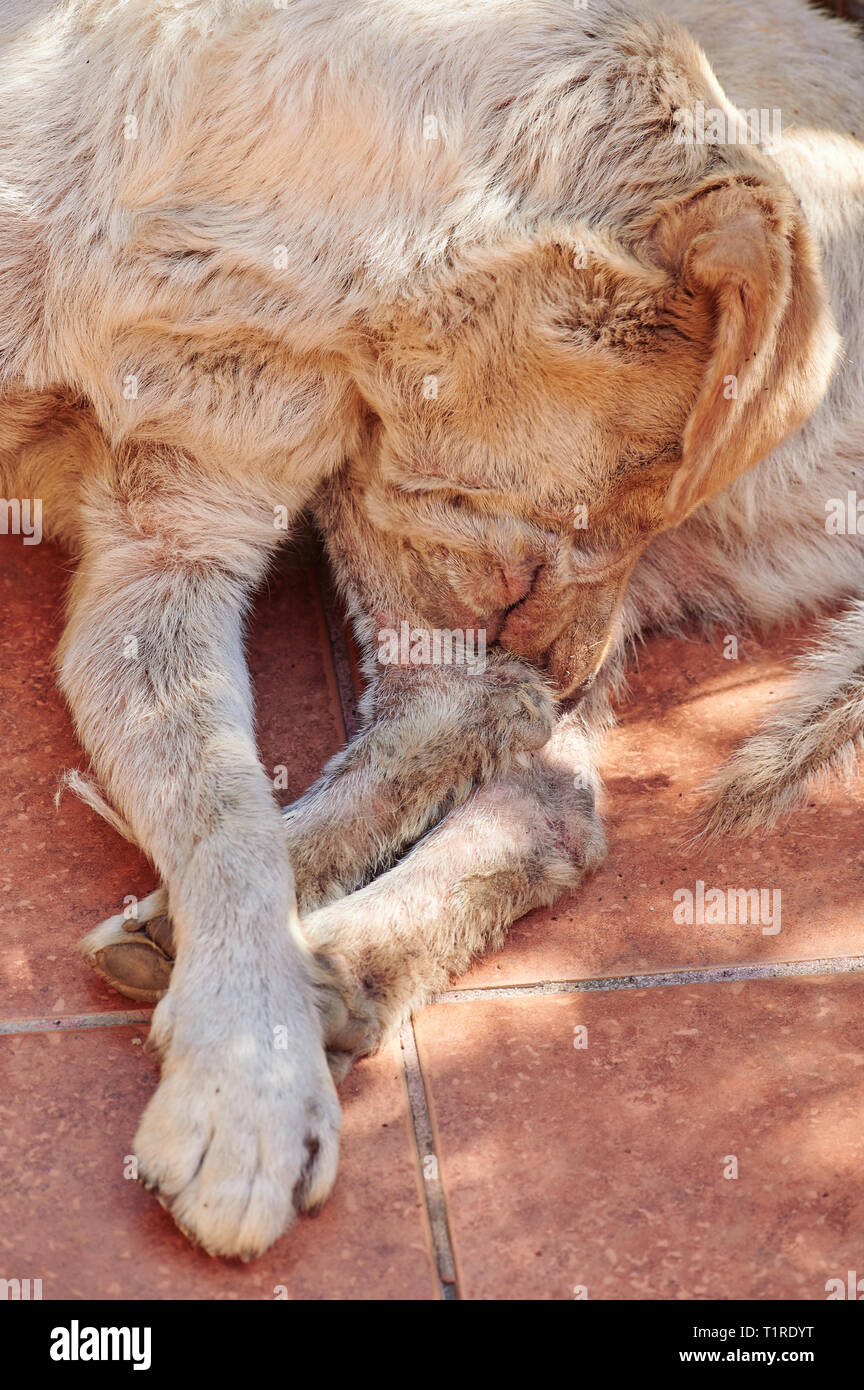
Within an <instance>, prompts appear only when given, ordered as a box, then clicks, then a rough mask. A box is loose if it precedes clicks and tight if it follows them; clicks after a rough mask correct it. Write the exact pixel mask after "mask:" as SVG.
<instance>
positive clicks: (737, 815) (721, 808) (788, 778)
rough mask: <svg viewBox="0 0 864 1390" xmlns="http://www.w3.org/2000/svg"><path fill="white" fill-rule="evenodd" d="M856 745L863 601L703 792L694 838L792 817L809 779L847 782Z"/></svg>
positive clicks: (861, 723)
mask: <svg viewBox="0 0 864 1390" xmlns="http://www.w3.org/2000/svg"><path fill="white" fill-rule="evenodd" d="M862 738H864V600H861V599H858V600H857V601H856V602H855V603H854V604H853V605H852V606H851V607H850V608H849V609H847V610H846V611H845V612H844V613H843V614H841V616H840V617H839V618H836V619H834V620H833V621H832V622H831V623H830V624H829V625H828V628H827V631H826V633H825V636H824V638H823V640H822V641H821V642H820V644H819V645H818V646H817V647H816V648H815V649H814V650H813V651H812V652H809V653H808V654H807V655H806V656H805V657H804V658H802V660H801V662H800V663H799V666H798V679H797V681H796V685H795V687H794V688H793V690H792V692H791V694H790V695H789V697H788V698H787V699H786V700H783V701H781V702H780V703H778V704H777V706H776V707H775V708H774V709H772V710H771V711H770V712H769V714H768V716H767V718H766V720H765V722H764V723H763V726H762V728H761V729H760V730H759V732H758V733H756V734H754V735H753V737H752V738H749V739H747V740H746V742H745V743H743V744H742V745H741V747H740V748H739V749H738V750H737V752H735V753H734V754H733V756H732V757H731V758H730V760H729V761H728V762H727V763H726V764H725V766H724V767H723V768H721V769H720V771H719V772H718V773H717V775H716V776H715V777H714V778H713V779H712V781H711V782H710V783H709V784H708V787H707V789H706V791H707V796H706V800H705V803H704V806H703V818H704V819H703V826H702V830H701V834H702V835H703V836H705V837H706V838H707V837H713V836H716V835H721V834H733V835H747V834H749V833H751V832H752V831H753V830H755V829H756V828H757V827H759V826H765V827H767V826H770V825H772V824H774V823H775V822H776V821H777V819H778V818H779V817H780V816H782V815H783V814H784V813H786V812H788V811H791V810H794V808H795V807H796V806H797V805H799V804H800V802H801V801H802V800H803V798H804V797H805V795H806V793H807V791H808V789H810V788H811V787H812V785H813V782H814V779H818V778H820V777H821V776H822V775H823V774H825V773H828V772H836V771H840V772H846V773H847V774H851V773H852V772H853V771H854V769H855V766H856V755H857V753H858V752H859V751H860V749H861V746H862Z"/></svg>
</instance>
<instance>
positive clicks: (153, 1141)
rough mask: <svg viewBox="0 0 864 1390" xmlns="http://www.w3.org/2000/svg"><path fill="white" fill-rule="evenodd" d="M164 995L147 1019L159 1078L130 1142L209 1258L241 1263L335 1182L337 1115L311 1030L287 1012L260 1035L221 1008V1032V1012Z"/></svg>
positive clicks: (147, 1180) (144, 1177)
mask: <svg viewBox="0 0 864 1390" xmlns="http://www.w3.org/2000/svg"><path fill="white" fill-rule="evenodd" d="M172 994H173V991H169V993H168V995H167V996H166V998H165V999H164V1000H163V1001H162V1003H161V1004H160V1005H159V1006H158V1007H157V1009H156V1012H155V1013H154V1018H153V1034H154V1036H153V1049H154V1050H155V1051H158V1052H159V1053H160V1054H161V1056H162V1060H163V1075H162V1080H161V1082H160V1084H159V1087H158V1089H157V1091H156V1094H155V1095H154V1096H153V1099H152V1100H151V1101H150V1104H149V1105H148V1106H147V1109H146V1110H145V1112H144V1115H143V1117H142V1119H141V1123H140V1126H139V1129H138V1133H137V1135H136V1137H135V1142H134V1150H135V1154H136V1156H137V1159H138V1176H139V1179H140V1181H141V1182H143V1183H144V1185H145V1186H146V1187H148V1188H151V1189H152V1190H153V1191H154V1192H155V1194H156V1195H157V1197H158V1198H159V1200H160V1202H161V1203H162V1205H163V1206H165V1207H166V1208H167V1209H168V1210H169V1211H170V1212H171V1215H172V1216H173V1217H174V1220H175V1221H176V1222H177V1225H178V1226H179V1227H180V1229H181V1230H182V1231H184V1232H185V1233H186V1234H187V1235H188V1236H189V1237H190V1238H191V1239H192V1240H194V1241H196V1242H197V1243H198V1244H200V1245H202V1246H203V1247H204V1249H205V1250H207V1251H208V1253H209V1254H211V1255H223V1256H228V1257H232V1256H234V1257H239V1258H240V1259H243V1260H248V1259H251V1258H253V1256H255V1255H260V1254H261V1253H262V1251H264V1250H266V1249H267V1247H268V1246H269V1245H271V1244H272V1243H273V1241H274V1240H276V1239H277V1238H278V1237H279V1236H280V1235H281V1234H282V1232H283V1231H284V1230H285V1229H286V1228H287V1227H288V1226H289V1225H290V1224H291V1222H292V1221H293V1219H294V1216H295V1214H296V1213H297V1212H299V1211H302V1210H308V1209H310V1208H313V1207H316V1206H318V1205H319V1204H320V1203H321V1202H323V1201H324V1199H325V1197H326V1196H327V1194H328V1193H329V1191H330V1188H331V1187H332V1185H333V1180H334V1178H335V1176H336V1166H337V1161H338V1152H339V1128H340V1123H341V1115H340V1110H339V1102H338V1099H337V1097H336V1092H335V1090H334V1087H333V1082H332V1079H331V1077H330V1072H329V1070H328V1067H327V1060H326V1057H325V1054H324V1049H323V1047H322V1044H321V1040H320V1029H319V1027H318V1021H317V1019H315V1018H314V1014H313V1015H312V1017H311V1018H306V1019H304V1018H303V1015H302V1013H301V1015H300V1018H299V1019H298V1016H297V1014H296V1013H294V1014H293V1015H292V1014H291V1013H290V1010H289V1007H286V1010H285V1014H286V1017H285V1019H284V1021H282V1022H280V1023H275V1024H272V1025H271V1028H270V1034H272V1035H268V1032H267V1031H256V1029H255V1028H254V1027H253V1026H252V1025H251V1024H250V1025H249V1026H248V1027H245V1026H244V1023H243V1020H242V1018H240V1017H237V1016H236V1014H235V1015H234V1016H233V1017H232V1014H233V1011H232V1010H231V1009H230V1005H229V1008H228V1009H227V1010H225V1012H226V1013H227V1016H228V1019H229V1020H230V1026H229V1023H228V1022H223V1020H222V1019H221V1018H220V1017H219V1016H218V1014H217V1007H218V1008H219V1009H220V1010H221V1009H223V1008H224V1005H220V1006H217V1005H216V1004H214V1008H213V1012H212V1013H211V1014H209V1015H207V1016H200V1015H199V1016H196V1015H194V1014H191V1015H190V1014H189V1012H188V1011H186V1010H183V1009H182V1008H178V1007H177V1006H176V1005H175V1001H174V1000H173V999H172ZM309 1013H310V1014H311V1010H310V1011H309Z"/></svg>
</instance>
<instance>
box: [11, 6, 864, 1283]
mask: <svg viewBox="0 0 864 1390" xmlns="http://www.w3.org/2000/svg"><path fill="white" fill-rule="evenodd" d="M858 42H859V41H858V38H857V34H856V31H855V30H854V29H853V28H852V27H851V26H848V25H845V24H843V23H842V22H840V21H836V20H833V19H829V18H827V17H824V16H821V15H819V14H817V13H815V12H814V11H812V10H810V8H809V7H808V6H807V5H806V4H804V3H803V0H764V3H763V4H761V5H760V6H759V9H758V15H754V14H752V13H751V10H750V7H749V6H747V5H745V4H743V3H740V4H739V3H737V2H736V0H729V3H725V4H722V5H717V6H713V7H711V9H710V11H704V10H703V7H702V6H701V5H699V4H698V3H697V0H673V3H670V4H668V5H666V6H665V8H664V10H663V12H662V13H658V12H653V11H650V10H645V9H642V8H641V7H637V6H633V5H629V4H618V3H614V4H608V3H596V4H595V3H593V0H587V3H586V4H584V5H582V4H580V5H579V6H576V7H574V6H573V5H571V4H569V3H566V0H468V2H467V3H466V2H465V0H459V3H456V0H433V3H429V0H423V3H420V0H416V3H415V0H339V3H335V0H292V2H291V3H288V4H286V5H284V6H282V7H280V8H275V7H274V6H273V4H272V0H232V3H225V2H224V0H187V3H184V4H181V5H168V4H167V3H166V4H160V3H157V4H153V2H152V0H68V3H66V4H65V5H64V6H63V7H61V9H60V10H59V12H56V13H55V12H52V13H51V15H50V16H49V17H48V19H47V20H45V21H43V22H41V23H39V22H35V23H33V24H31V25H30V26H29V27H27V28H26V29H24V30H22V32H21V33H20V34H19V35H18V36H17V37H16V38H15V39H14V40H13V41H12V42H11V44H9V45H8V46H7V47H6V49H5V50H4V54H3V58H4V61H3V64H2V70H0V116H2V120H0V483H2V488H3V495H4V497H7V498H12V499H15V498H17V499H19V501H20V500H22V499H36V498H39V499H41V503H42V509H43V510H42V515H43V524H44V528H45V533H46V534H48V535H52V536H54V537H56V538H58V539H60V540H62V541H63V542H64V543H65V544H67V545H68V546H69V547H70V549H71V550H72V551H73V552H74V553H75V555H76V557H77V560H78V565H77V570H76V575H75V579H74V582H73V584H72V587H71V592H70V598H69V615H68V624H67V628H66V631H65V634H64V637H63V641H62V644H61V650H60V659H59V663H60V664H59V669H60V681H61V685H62V688H63V690H64V692H65V693H66V696H67V698H68V700H69V704H70V708H71V710H72V713H73V716H74V719H75V724H76V728H77V730H78V734H79V737H80V740H81V743H82V745H83V747H84V748H85V749H86V751H87V753H88V754H89V756H90V759H91V761H92V766H93V770H94V774H95V778H96V779H97V782H98V784H99V786H100V787H101V790H100V791H96V790H95V789H93V790H91V791H89V792H87V793H86V794H87V795H89V796H90V797H91V799H92V800H93V801H94V803H96V804H99V805H102V806H104V807H105V808H108V807H110V810H109V814H110V815H111V816H112V817H113V819H114V821H115V824H116V825H117V826H118V828H119V829H122V830H123V831H124V832H125V833H128V834H129V835H131V836H132V837H133V838H134V839H135V840H136V841H137V842H138V843H139V844H140V845H141V846H142V848H143V849H144V850H145V851H146V852H147V853H148V855H149V856H150V857H151V859H152V861H153V863H154V866H155V868H156V870H157V871H158V873H159V875H160V877H161V879H162V882H163V884H164V889H163V890H160V891H159V892H158V893H157V894H156V895H155V896H154V898H153V899H152V900H150V901H149V902H148V904H147V905H146V909H145V910H144V911H143V912H142V916H141V926H142V928H144V929H145V933H144V934H145V935H146V928H147V926H148V921H147V920H146V919H148V918H149V919H150V923H151V924H155V923H157V922H161V924H162V928H161V940H162V943H163V946H166V945H167V946H169V948H170V949H169V950H167V951H163V952H162V963H163V965H164V981H163V985H167V986H168V987H167V992H165V993H164V997H162V998H161V1000H160V1002H159V1004H158V1007H157V1008H156V1010H155V1013H154V1016H153V1025H152V1031H151V1043H152V1045H153V1046H154V1047H155V1048H156V1050H157V1051H158V1053H159V1054H160V1056H161V1058H162V1063H163V1074H162V1080H161V1082H160V1085H159V1087H158V1089H157V1091H156V1093H155V1095H154V1096H153V1098H152V1100H151V1101H150V1104H149V1105H148V1107H147V1109H146V1111H145V1114H144V1116H143V1118H142V1120H141V1124H140V1127H139V1130H138V1134H137V1137H136V1140H135V1151H136V1153H137V1155H138V1160H139V1170H140V1173H141V1175H142V1178H143V1180H144V1181H145V1182H147V1184H148V1185H150V1186H152V1187H153V1188H154V1189H155V1190H156V1191H157V1193H158V1195H159V1197H160V1200H162V1201H163V1202H164V1204H165V1205H166V1206H167V1207H169V1208H170V1210H171V1211H172V1213H173V1215H174V1217H175V1219H176V1220H177V1222H178V1224H179V1225H180V1226H181V1227H182V1228H183V1229H184V1230H186V1231H187V1232H188V1233H189V1235H190V1236H191V1237H192V1238H194V1239H195V1240H197V1241H199V1242H200V1243H201V1244H202V1245H203V1246H204V1247H205V1248H206V1249H207V1250H209V1251H211V1252H212V1253H214V1254H222V1255H240V1256H243V1257H250V1256H252V1255H254V1254H256V1253H258V1252H260V1251H261V1250H263V1249H265V1248H266V1247H267V1246H268V1245H269V1244H270V1243H271V1242H272V1241H273V1240H274V1239H275V1238H276V1237H277V1236H278V1235H279V1234H280V1232H281V1231H282V1230H283V1229H284V1228H285V1227H286V1226H287V1225H288V1224H289V1222H290V1220H291V1219H292V1217H293V1215H294V1213H295V1212H296V1211H297V1210H300V1209H302V1208H305V1207H309V1206H311V1205H314V1204H317V1203H319V1202H320V1201H321V1200H322V1199H323V1198H324V1197H325V1196H326V1195H327V1192H328V1191H329V1188H330V1186H331V1184H332V1181H333V1178H334V1175H335V1170H336V1162H337V1149H338V1132H339V1121H340V1116H339V1106H338V1102H337V1098H336V1093H335V1090H334V1085H333V1080H332V1076H331V1067H332V1070H333V1072H335V1074H336V1075H337V1076H338V1075H339V1074H341V1073H343V1072H344V1070H345V1068H346V1066H347V1065H348V1064H349V1063H350V1061H351V1059H352V1057H354V1056H356V1055H360V1054H362V1053H363V1052H368V1051H370V1050H372V1049H373V1048H374V1047H375V1046H377V1044H378V1042H379V1041H380V1039H381V1038H382V1037H383V1036H384V1035H385V1034H386V1033H387V1031H388V1030H390V1029H391V1028H392V1027H394V1026H395V1024H396V1023H397V1022H398V1020H399V1019H400V1018H402V1017H403V1016H404V1015H405V1013H406V1012H407V1011H409V1010H410V1009H411V1008H412V1007H416V1006H417V1005H418V1004H419V1003H420V1002H421V1001H422V999H423V998H424V997H425V996H426V995H427V994H428V993H429V991H430V990H432V989H435V988H436V987H438V985H439V984H440V983H442V982H443V981H444V980H446V978H447V977H448V975H449V974H450V973H451V972H453V971H456V970H459V969H461V968H462V967H463V966H464V965H465V964H466V963H467V961H468V960H469V959H470V957H471V955H472V954H474V953H475V952H476V951H478V950H480V949H482V948H484V947H486V946H488V945H490V944H494V943H495V942H496V941H498V940H499V939H500V938H501V935H502V933H503V931H504V929H505V928H506V926H507V924H508V923H509V922H510V921H511V920H513V918H514V917H516V916H518V915H520V914H521V913H522V912H525V911H526V910H527V909H528V908H530V907H532V906H534V905H535V904H536V903H539V902H549V901H552V900H553V899H554V897H555V896H556V895H557V894H559V893H560V892H562V891H563V890H564V889H565V888H569V887H572V886H573V885H574V884H575V883H577V882H578V880H579V878H580V876H581V875H582V874H583V873H584V872H585V871H586V870H588V869H590V868H591V867H592V866H593V865H594V864H596V863H597V862H598V861H599V859H600V857H601V856H602V852H603V837H602V831H601V829H600V826H599V824H598V821H597V817H596V811H595V808H594V788H595V785H596V775H595V773H594V771H593V756H594V748H595V746H596V742H597V738H598V736H599V735H600V733H602V730H603V728H604V727H605V724H606V723H607V722H608V703H609V692H610V690H611V689H612V688H613V686H614V683H615V679H616V676H617V674H618V673H619V672H620V669H621V666H622V662H623V660H624V656H625V653H626V649H627V644H628V641H630V640H631V639H632V638H633V637H634V636H635V635H636V634H638V633H639V632H640V631H643V630H644V629H646V628H648V627H652V626H654V627H656V626H658V625H663V624H675V623H677V622H679V621H681V620H682V619H683V618H685V617H688V616H693V615H695V616H697V617H699V618H702V619H703V620H705V621H706V622H711V621H716V620H719V619H723V620H724V621H727V622H732V621H744V620H747V621H751V622H758V623H761V624H763V625H764V624H769V623H771V622H775V621H782V620H783V619H785V618H788V617H790V616H792V615H796V614H800V613H803V612H806V611H812V610H816V609H819V608H820V607H822V606H824V605H827V604H830V603H835V604H836V603H837V602H838V601H843V602H845V603H846V604H847V608H846V611H845V613H844V614H843V615H842V616H841V617H840V618H839V619H836V620H835V621H834V624H833V626H832V627H831V629H830V631H829V632H828V634H827V635H826V640H825V644H824V647H823V649H822V650H821V651H820V652H819V653H818V654H817V655H816V656H815V657H813V658H811V659H810V660H809V661H808V662H806V663H805V664H804V665H803V666H802V671H801V676H800V684H799V688H798V693H797V694H796V695H795V697H794V698H793V699H792V700H791V702H790V703H788V704H787V705H786V706H785V707H784V708H783V709H782V710H780V711H778V712H777V713H775V714H772V715H770V716H769V718H768V721H767V722H766V726H765V728H764V730H763V731H762V732H761V733H760V734H759V735H758V736H757V737H756V738H755V739H754V740H752V741H751V742H750V743H749V744H747V745H745V746H744V747H743V748H742V749H741V751H740V752H739V754H738V755H737V756H736V758H735V759H734V760H733V762H732V764H731V765H730V766H729V767H728V768H726V769H724V770H723V771H722V772H721V773H720V774H719V776H718V779H717V782H716V785H715V787H714V791H713V794H712V796H711V799H710V802H709V805H708V807H707V817H706V827H707V829H708V830H709V831H721V830H746V829H748V828H750V827H751V826H753V825H754V824H757V823H762V822H766V821H769V820H770V819H771V818H772V817H774V816H776V815H777V814H779V813H780V812H782V811H783V810H784V809H785V808H786V807H788V806H789V805H790V804H792V803H793V802H794V799H795V798H796V797H797V795H798V794H799V793H800V791H801V789H802V787H803V786H805V785H806V783H807V781H808V780H809V779H810V778H811V777H812V776H813V775H814V774H816V773H818V772H819V771H820V770H822V769H824V768H826V767H829V766H831V765H834V764H837V763H838V762H843V761H844V760H845V759H847V758H848V757H849V755H850V750H851V749H852V748H853V747H854V745H855V743H856V741H857V740H858V739H859V737H860V733H861V730H862V726H864V674H862V671H864V602H862V581H864V564H862V555H861V539H860V536H859V535H858V533H857V523H856V525H855V526H853V527H851V528H850V527H848V526H846V527H844V529H843V530H842V531H841V530H840V528H839V526H836V527H834V528H833V529H832V528H830V527H827V526H826V506H828V505H829V504H830V503H831V502H832V500H833V499H838V498H839V499H844V498H845V499H847V500H848V496H849V494H854V493H855V490H856V482H857V479H858V478H859V477H860V471H859V470H860V465H861V462H862V458H861V453H862V449H861V439H862V424H864V374H862V370H861V364H862V350H861V349H862V344H861V337H862V331H864V311H862V307H861V303H860V284H861V278H862V249H861V247H862V239H861V231H862V220H864V152H862V148H861V145H860V144H859V143H858V142H857V141H856V139H855V138H854V137H853V135H852V134H851V132H852V131H855V130H859V131H860V129H861V125H860V120H861V116H862V114H864V113H862V105H864V101H862V91H861V85H860V78H859V64H860V52H859V51H857V49H856V45H857V43H858ZM763 112H768V113H770V118H769V119H768V120H763V119H762V114H761V113H763ZM778 117H779V119H778ZM781 124H782V132H781V128H780V127H781ZM841 343H842V351H841ZM310 504H311V505H314V506H315V509H316V512H317V515H318V518H319V521H320V524H321V526H322V529H323V532H324V535H325V538H326V542H327V545H328V548H329V550H330V553H331V556H332V558H333V562H334V565H335V566H336V569H337V572H338V574H339V576H340V580H341V583H342V586H343V589H344V590H345V592H346V594H347V595H348V598H349V603H350V605H351V609H352V612H353V615H354V617H355V620H356V624H357V628H358V634H359V637H360V641H361V645H362V646H363V648H364V650H365V651H366V653H367V668H368V669H367V675H368V676H369V684H368V690H367V694H366V696H365V706H364V725H363V728H362V730H361V733H360V735H359V736H358V738H357V740H356V741H355V742H354V743H353V744H352V745H351V746H350V747H349V748H348V749H346V750H345V751H344V752H343V753H342V754H340V755H339V756H338V757H337V758H336V759H335V760H334V761H333V763H331V764H330V766H329V767H328V768H327V769H326V770H325V772H324V774H323V776H322V778H321V780H320V782H319V783H318V784H316V786H315V787H314V788H313V789H312V790H311V791H310V792H309V793H308V794H307V795H306V796H305V797H304V798H303V799H302V800H301V802H300V803H298V805H297V806H296V807H294V808H292V809H291V811H290V812H289V813H288V815H287V818H286V819H285V822H284V823H283V822H282V820H280V815H279V811H278V808H277V807H276V804H275V802H274V799H273V795H272V788H271V786H270V783H269V781H268V779H267V776H266V774H265V772H264V770H263V769H262V767H261V765H260V762H259V759H258V755H257V752H256V748H255V742H254V735H253V726H252V712H251V696H250V691H249V682H248V676H247V672H246V667H245V662H244V659H243V652H242V632H243V617H244V613H245V610H246V607H247V605H248V602H249V598H250V595H251V594H252V593H253V592H254V590H255V588H256V586H257V585H258V584H259V583H260V581H261V579H262V576H263V575H264V574H265V572H266V569H267V566H268V563H269V562H270V559H271V557H272V555H273V553H274V551H275V550H276V548H277V547H278V545H279V542H280V540H281V539H283V538H284V535H285V528H286V527H290V525H291V523H292V521H293V519H295V518H296V517H297V516H298V515H299V513H300V512H301V511H302V510H303V509H304V508H305V507H307V506H308V505H310ZM852 514H853V515H855V516H857V510H853V513H852ZM862 529H864V524H862ZM23 554H24V557H25V560H26V551H24V552H23ZM402 623H408V624H409V627H410V629H412V630H417V629H419V630H426V631H427V632H432V631H434V630H436V629H440V628H442V627H446V628H447V629H453V628H463V629H465V628H471V629H475V630H482V631H483V632H484V633H485V634H486V638H487V639H488V641H489V643H490V644H491V643H493V642H494V643H497V647H496V649H495V650H494V651H493V652H491V653H490V656H489V660H488V663H487V665H486V668H485V670H483V671H469V670H459V669H457V668H454V667H447V668H444V667H436V666H434V665H429V666H423V665H412V664H409V665H404V666H403V665H399V664H389V665H386V666H382V665H380V664H379V663H378V661H377V654H378V652H379V651H380V642H379V637H380V634H381V633H382V632H386V631H399V630H400V627H401V624H402ZM553 695H554V696H555V697H557V699H559V700H561V701H563V702H564V703H563V705H562V706H561V710H560V712H559V713H557V714H556V706H555V705H554V703H553V698H552V697H553ZM406 851H407V852H406ZM292 866H293V872H292ZM295 880H296V892H295ZM298 898H299V909H300V911H302V921H301V917H300V912H298ZM169 911H170V928H169V924H168V922H167V919H166V917H165V913H166V912H169ZM116 929H117V924H116V923H114V924H113V925H112V924H111V923H109V924H107V927H106V928H103V929H99V930H100V932H101V935H98V934H97V936H98V939H96V940H92V939H91V940H90V941H89V942H88V944H87V950H88V951H89V953H90V955H91V958H93V959H94V961H95V962H96V963H97V964H99V963H100V961H101V963H102V964H103V966H104V965H105V962H106V961H107V960H108V954H107V953H108V952H109V951H110V948H111V945H112V942H113V943H114V945H115V946H116V945H117V941H116ZM151 933H152V937H155V938H156V939H157V940H158V939H160V933H159V932H158V931H157V930H156V928H155V926H151ZM169 935H170V937H171V940H170V941H169V939H168V938H169ZM148 940H151V937H148ZM122 944H123V943H122V942H120V943H119V947H122ZM138 944H139V946H140V945H141V943H140V942H139V943H138ZM144 949H145V950H148V949H149V948H148V947H144ZM100 952H101V953H102V954H101V955H100ZM175 955H176V959H173V964H171V960H172V958H173V957H174V956H175ZM159 992H160V993H161V992H162V991H161V988H160V990H159ZM274 1029H279V1030H280V1036H281V1038H282V1040H283V1041H284V1040H285V1039H287V1041H288V1046H287V1047H285V1046H280V1047H278V1048H277V1047H276V1046H274ZM328 1064H329V1065H328Z"/></svg>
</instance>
